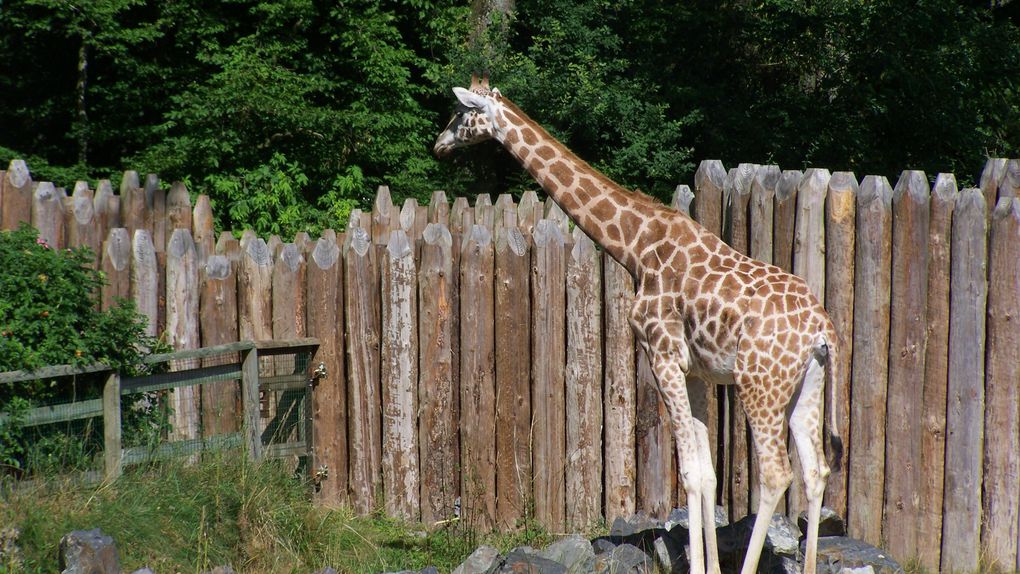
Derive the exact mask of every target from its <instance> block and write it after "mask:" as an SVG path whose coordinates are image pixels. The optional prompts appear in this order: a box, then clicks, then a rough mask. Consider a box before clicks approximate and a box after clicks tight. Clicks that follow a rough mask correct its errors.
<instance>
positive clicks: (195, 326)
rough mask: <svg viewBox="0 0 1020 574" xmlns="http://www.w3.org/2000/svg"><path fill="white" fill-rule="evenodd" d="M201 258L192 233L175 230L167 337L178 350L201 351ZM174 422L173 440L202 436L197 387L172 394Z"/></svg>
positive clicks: (176, 365) (169, 255)
mask: <svg viewBox="0 0 1020 574" xmlns="http://www.w3.org/2000/svg"><path fill="white" fill-rule="evenodd" d="M197 286H198V254H197V253H196V251H195V242H194V240H193V239H192V237H191V231H190V230H188V229H177V230H174V233H173V235H171V237H170V241H169V243H168V245H167V265H166V294H165V296H166V311H167V322H166V335H167V343H169V344H170V345H171V346H172V347H173V348H174V350H178V351H180V350H184V349H197V348H198V347H199V344H200V341H199V290H198V289H196V287H197ZM193 367H194V365H193V364H191V363H190V362H180V363H171V369H172V370H175V371H176V370H186V369H190V368H193ZM171 405H172V406H173V415H172V416H171V419H170V425H171V428H172V430H171V437H172V439H173V440H191V439H195V438H199V436H201V420H202V417H201V410H202V401H201V393H200V388H199V387H197V386H187V387H180V388H177V389H174V390H173V393H171Z"/></svg>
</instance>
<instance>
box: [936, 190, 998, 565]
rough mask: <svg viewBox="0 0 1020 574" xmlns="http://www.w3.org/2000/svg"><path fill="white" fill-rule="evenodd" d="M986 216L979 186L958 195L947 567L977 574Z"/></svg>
mask: <svg viewBox="0 0 1020 574" xmlns="http://www.w3.org/2000/svg"><path fill="white" fill-rule="evenodd" d="M987 235H988V234H987V219H986V210H985V198H984V195H982V193H981V190H979V189H973V188H972V189H965V190H963V191H962V192H961V193H960V197H959V199H957V201H956V207H955V209H954V210H953V238H952V246H951V253H952V261H951V264H950V265H951V268H952V271H951V276H950V277H951V278H950V281H951V284H950V288H949V293H950V302H949V388H948V393H947V395H948V409H947V413H946V429H947V430H948V435H947V436H946V482H945V502H944V510H943V516H942V570H943V571H946V572H949V571H953V570H962V571H968V572H972V571H975V570H977V569H978V566H979V558H980V556H981V547H980V535H981V485H982V478H983V472H982V470H983V464H982V461H983V458H984V456H983V455H984V449H983V438H984V432H983V431H984V417H985V414H984V410H985V385H984V383H985V321H986V312H987V307H986V301H987V296H988V281H987V277H988V274H987V261H988V259H987V254H988V244H987Z"/></svg>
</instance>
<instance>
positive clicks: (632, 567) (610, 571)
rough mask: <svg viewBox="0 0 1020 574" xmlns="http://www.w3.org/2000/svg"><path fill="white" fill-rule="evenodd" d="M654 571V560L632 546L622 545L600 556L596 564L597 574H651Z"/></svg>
mask: <svg viewBox="0 0 1020 574" xmlns="http://www.w3.org/2000/svg"><path fill="white" fill-rule="evenodd" d="M654 571H655V563H654V562H653V561H652V559H651V558H649V556H648V555H647V554H645V553H644V552H642V551H641V549H640V548H638V547H637V546H634V545H632V544H620V545H619V546H617V547H616V548H613V550H612V551H610V552H606V553H605V554H602V555H600V556H599V557H598V560H596V562H595V572H596V573H597V574H651V573H652V572H654Z"/></svg>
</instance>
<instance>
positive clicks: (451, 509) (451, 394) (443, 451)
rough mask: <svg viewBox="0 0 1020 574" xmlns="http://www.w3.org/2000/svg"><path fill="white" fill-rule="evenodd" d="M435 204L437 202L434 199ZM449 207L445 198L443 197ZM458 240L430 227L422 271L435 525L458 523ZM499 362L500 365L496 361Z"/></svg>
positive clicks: (426, 501) (421, 420)
mask: <svg viewBox="0 0 1020 574" xmlns="http://www.w3.org/2000/svg"><path fill="white" fill-rule="evenodd" d="M433 200H434V201H433V204H435V203H436V202H435V196H434V197H433ZM444 201H445V197H444ZM453 275H454V268H453V238H452V236H451V235H450V230H449V229H447V227H446V225H445V224H442V223H430V224H429V225H428V227H426V228H425V232H424V234H423V245H422V253H421V266H420V267H419V269H418V305H419V311H418V331H419V346H420V353H421V373H420V375H421V387H420V395H421V403H420V405H419V408H420V410H421V414H420V415H419V417H418V427H419V428H418V438H419V442H420V445H421V446H420V449H419V452H420V457H421V520H422V522H423V523H425V524H434V523H436V522H438V521H441V520H448V519H451V518H453V517H454V513H455V501H456V500H457V497H458V494H459V492H460V480H459V477H458V473H457V470H456V469H457V468H458V465H459V463H460V461H459V460H457V458H456V454H457V443H458V435H457V432H458V430H459V424H458V423H459V420H458V419H457V418H456V416H457V415H456V413H457V409H456V404H457V397H458V396H459V393H458V392H457V389H456V388H454V385H453V381H454V373H453V371H454V369H455V368H456V369H459V365H456V366H455V365H454V363H453V348H452V343H453V313H454V311H455V309H456V307H455V305H454V303H455V301H454V300H453V296H454V295H453V279H454V277H453ZM497 360H498V359H497Z"/></svg>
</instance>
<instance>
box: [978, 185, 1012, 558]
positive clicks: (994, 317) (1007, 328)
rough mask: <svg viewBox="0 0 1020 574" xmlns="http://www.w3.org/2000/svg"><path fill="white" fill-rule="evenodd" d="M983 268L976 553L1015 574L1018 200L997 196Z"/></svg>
mask: <svg viewBox="0 0 1020 574" xmlns="http://www.w3.org/2000/svg"><path fill="white" fill-rule="evenodd" d="M989 250H990V253H989V262H988V323H987V327H988V339H987V341H988V343H987V344H988V348H987V360H986V365H987V367H986V368H987V373H986V374H987V377H988V378H987V379H986V382H985V405H986V410H985V441H984V443H985V444H984V449H985V452H984V456H985V458H984V465H985V467H984V482H983V497H982V511H983V512H982V531H981V547H982V549H983V550H984V554H983V559H984V561H985V563H986V564H991V565H994V566H995V567H997V568H1000V569H1002V570H1003V571H1006V572H1010V571H1016V569H1017V540H1018V539H1017V537H1018V532H1020V516H1018V514H1020V479H1018V478H1017V477H1018V476H1020V420H1018V416H1020V409H1018V408H1017V405H1018V404H1020V362H1018V361H1017V358H1018V357H1020V288H1018V286H1020V199H1017V197H1015V196H1013V195H1009V194H1002V193H1000V196H999V203H998V205H997V206H996V207H995V211H994V214H993V215H992V227H991V240H990V242H989Z"/></svg>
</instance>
